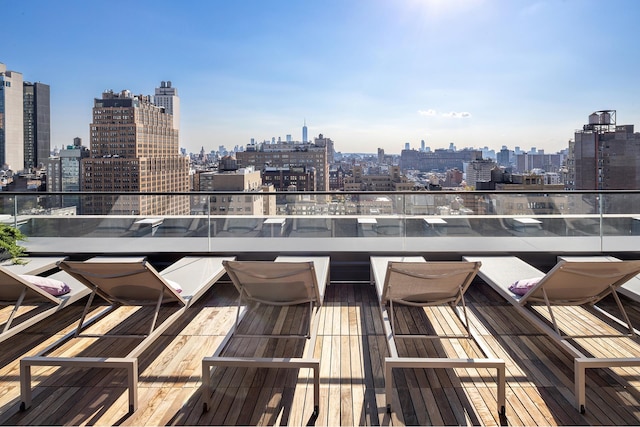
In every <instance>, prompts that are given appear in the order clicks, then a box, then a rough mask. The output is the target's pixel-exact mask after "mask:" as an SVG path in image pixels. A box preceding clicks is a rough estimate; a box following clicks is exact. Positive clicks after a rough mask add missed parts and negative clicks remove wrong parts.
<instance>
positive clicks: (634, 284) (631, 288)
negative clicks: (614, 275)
mask: <svg viewBox="0 0 640 427" xmlns="http://www.w3.org/2000/svg"><path fill="white" fill-rule="evenodd" d="M558 260H564V261H582V262H593V261H596V262H603V261H615V262H618V261H620V259H618V258H616V257H612V256H607V255H602V256H570V257H566V256H561V257H558ZM618 293H620V294H622V295H624V296H625V297H627V298H629V299H632V300H634V301H636V302H640V276H635V277H633V278H631V279H629V281H628V282H626V283H624V284H623V285H622V286H620V287H619V288H618Z"/></svg>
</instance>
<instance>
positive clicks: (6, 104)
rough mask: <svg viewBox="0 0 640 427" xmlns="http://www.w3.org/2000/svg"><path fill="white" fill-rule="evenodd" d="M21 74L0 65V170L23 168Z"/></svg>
mask: <svg viewBox="0 0 640 427" xmlns="http://www.w3.org/2000/svg"><path fill="white" fill-rule="evenodd" d="M22 83H23V82H22V74H21V73H18V72H16V71H7V67H6V66H5V65H4V64H3V63H0V168H2V169H11V170H13V171H19V170H22V168H23V167H24V120H23V114H24V112H23V108H22V105H23V86H22Z"/></svg>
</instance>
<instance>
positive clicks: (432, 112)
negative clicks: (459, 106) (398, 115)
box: [418, 109, 471, 119]
mask: <svg viewBox="0 0 640 427" xmlns="http://www.w3.org/2000/svg"><path fill="white" fill-rule="evenodd" d="M418 114H420V115H421V116H441V117H445V118H448V119H468V118H470V117H471V113H468V112H466V111H460V112H457V111H451V112H449V113H438V112H437V111H436V110H433V109H429V110H418Z"/></svg>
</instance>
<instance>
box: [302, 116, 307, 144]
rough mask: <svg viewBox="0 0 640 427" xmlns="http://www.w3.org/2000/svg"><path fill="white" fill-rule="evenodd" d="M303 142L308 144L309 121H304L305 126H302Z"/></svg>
mask: <svg viewBox="0 0 640 427" xmlns="http://www.w3.org/2000/svg"><path fill="white" fill-rule="evenodd" d="M302 142H307V119H305V120H304V125H303V126H302Z"/></svg>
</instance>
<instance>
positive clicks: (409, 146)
mask: <svg viewBox="0 0 640 427" xmlns="http://www.w3.org/2000/svg"><path fill="white" fill-rule="evenodd" d="M404 149H405V150H411V144H409V143H408V142H405V143H404Z"/></svg>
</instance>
